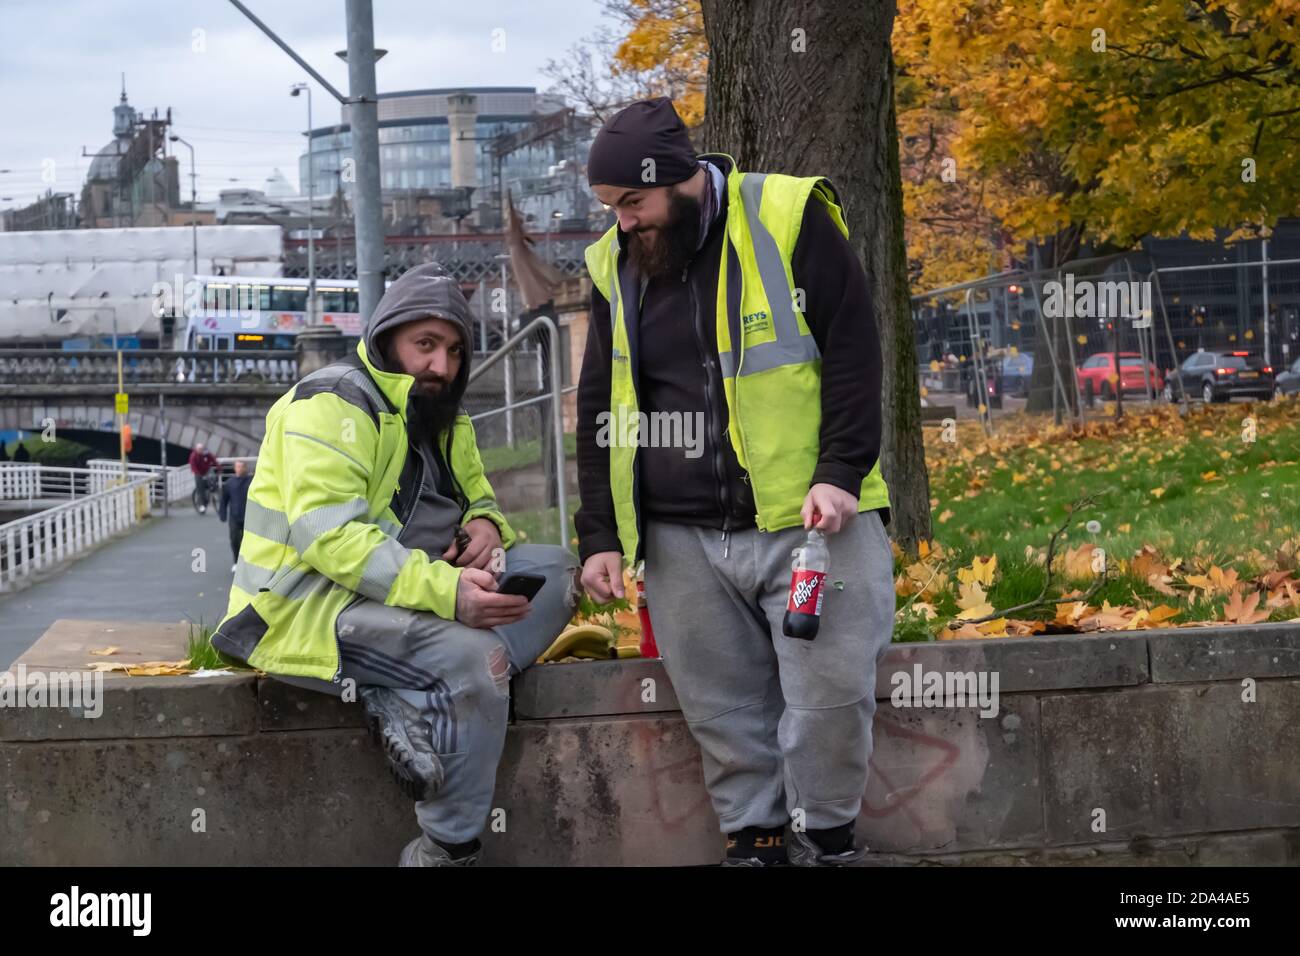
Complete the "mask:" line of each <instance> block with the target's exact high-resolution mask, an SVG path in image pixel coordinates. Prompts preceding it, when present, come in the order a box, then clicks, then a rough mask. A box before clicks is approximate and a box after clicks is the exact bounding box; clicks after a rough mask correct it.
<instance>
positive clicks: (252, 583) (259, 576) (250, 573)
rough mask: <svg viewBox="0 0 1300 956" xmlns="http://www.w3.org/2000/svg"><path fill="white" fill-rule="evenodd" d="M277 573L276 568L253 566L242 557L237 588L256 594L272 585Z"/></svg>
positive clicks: (237, 572)
mask: <svg viewBox="0 0 1300 956" xmlns="http://www.w3.org/2000/svg"><path fill="white" fill-rule="evenodd" d="M249 504H252V502H249ZM244 530H245V531H247V530H248V525H247V523H245V525H244ZM275 572H276V569H275V568H264V567H262V566H261V565H260V564H253V563H252V562H251V561H249V560H248V559H247V558H244V557H243V556H242V555H241V556H240V558H239V560H238V561H236V562H235V587H237V588H239V589H240V590H242V591H247V592H248V593H249V594H256V593H257V592H258V591H260V590H261V589H262V588H264V587H267V586H268V585H269V584H270V583H271V579H272V578H274V577H275Z"/></svg>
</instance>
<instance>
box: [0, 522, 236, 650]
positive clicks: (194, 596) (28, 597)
mask: <svg viewBox="0 0 1300 956" xmlns="http://www.w3.org/2000/svg"><path fill="white" fill-rule="evenodd" d="M195 548H202V549H204V552H205V557H206V570H205V571H204V572H202V573H200V572H197V571H195V570H194V569H193V568H194V565H195V561H196V559H195V557H194V555H193V551H194V549H195ZM232 563H233V561H232V560H231V557H230V539H229V536H228V532H227V528H226V525H225V524H223V523H222V522H221V521H220V520H218V518H217V516H216V512H215V509H213V508H209V509H208V513H207V514H205V515H200V514H198V513H196V512H195V511H194V508H193V507H191V506H190V504H189V502H188V501H183V502H178V503H175V504H173V505H172V508H171V516H170V517H166V518H165V517H163V514H162V511H161V510H158V511H155V512H154V516H153V517H151V518H150V519H149V521H148V522H146V523H145V524H144V525H143V526H142V527H139V528H136V529H135V530H133V531H129V532H127V533H126V534H124V535H122V536H120V537H118V538H116V539H114V540H112V541H110V542H108V543H106V544H101V545H100V546H99V548H98V549H97V550H95V551H93V552H91V553H90V554H88V555H85V556H83V557H81V558H79V559H77V560H75V561H72V562H69V563H67V564H64V565H63V566H62V567H61V568H59V569H57V570H54V571H51V572H48V577H44V578H43V579H42V580H40V581H38V582H37V583H35V584H32V585H29V586H27V587H25V588H23V589H21V590H19V591H15V592H11V593H5V594H0V670H2V669H4V668H6V667H8V666H9V665H10V664H12V663H13V661H14V660H15V659H16V658H17V657H18V655H19V654H21V653H22V652H23V651H25V650H27V648H28V647H30V646H31V645H32V643H33V642H35V640H36V639H37V638H38V637H40V636H41V635H42V634H43V633H45V629H46V628H48V627H49V626H50V624H52V623H53V622H54V621H56V620H57V619H59V618H61V617H75V618H84V619H89V620H103V621H193V622H195V623H196V624H197V623H203V624H209V625H213V626H215V625H216V624H217V622H218V621H220V620H221V618H222V616H223V615H224V614H225V611H226V598H227V597H228V595H229V593H230V582H231V579H232V578H233V577H234V575H233V574H231V572H230V566H231V564H232Z"/></svg>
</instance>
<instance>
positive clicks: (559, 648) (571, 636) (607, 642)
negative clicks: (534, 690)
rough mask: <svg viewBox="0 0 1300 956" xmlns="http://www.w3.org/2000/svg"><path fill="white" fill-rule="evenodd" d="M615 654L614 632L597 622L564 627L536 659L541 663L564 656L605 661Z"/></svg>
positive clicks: (616, 654)
mask: <svg viewBox="0 0 1300 956" xmlns="http://www.w3.org/2000/svg"><path fill="white" fill-rule="evenodd" d="M617 656H618V650H617V649H616V648H615V646H614V634H613V632H612V631H610V629H609V628H607V627H601V626H600V625H599V624H580V625H577V626H576V627H569V628H565V629H564V631H562V632H561V633H560V636H559V637H557V638H556V639H555V640H554V642H552V644H551V646H550V647H548V648H547V649H546V652H545V653H544V654H542V656H541V657H540V658H538V660H539V661H541V662H542V663H543V664H546V663H548V662H550V661H558V660H561V659H562V658H565V657H577V658H580V659H583V660H596V661H607V660H610V659H611V658H615V657H617Z"/></svg>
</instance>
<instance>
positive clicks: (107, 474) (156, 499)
mask: <svg viewBox="0 0 1300 956" xmlns="http://www.w3.org/2000/svg"><path fill="white" fill-rule="evenodd" d="M219 460H220V459H219ZM86 465H87V467H89V468H90V469H91V470H92V471H94V472H95V474H96V475H97V476H98V480H99V481H100V482H102V483H103V487H108V486H109V485H111V484H112V483H113V482H114V481H117V480H118V479H119V478H120V477H121V475H122V463H121V462H120V461H119V460H118V459H116V458H92V459H90V460H89V461H88V462H86ZM126 470H127V475H128V476H130V477H132V478H143V477H152V478H154V479H155V480H154V482H153V484H151V485H150V486H149V501H150V503H152V504H154V505H160V506H162V505H166V504H168V503H170V502H173V501H185V500H188V499H189V497H190V494H191V493H192V492H193V491H194V473H193V472H192V471H190V468H189V465H167V466H165V467H164V466H163V465H148V464H145V463H143V462H134V461H129V462H127V463H126ZM164 491H165V493H166V495H167V499H166V501H164V500H163V494H164Z"/></svg>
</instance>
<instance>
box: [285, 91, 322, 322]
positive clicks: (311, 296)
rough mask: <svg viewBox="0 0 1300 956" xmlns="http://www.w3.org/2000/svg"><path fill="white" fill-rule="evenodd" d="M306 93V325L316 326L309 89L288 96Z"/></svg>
mask: <svg viewBox="0 0 1300 956" xmlns="http://www.w3.org/2000/svg"><path fill="white" fill-rule="evenodd" d="M303 90H306V91H307V324H308V325H315V324H316V225H315V213H316V167H315V165H314V162H315V157H314V156H312V149H311V87H310V86H309V85H308V84H306V83H295V84H294V85H293V86H291V87H290V88H289V95H290V96H297V95H298V94H299V93H301V92H302V91H303Z"/></svg>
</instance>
